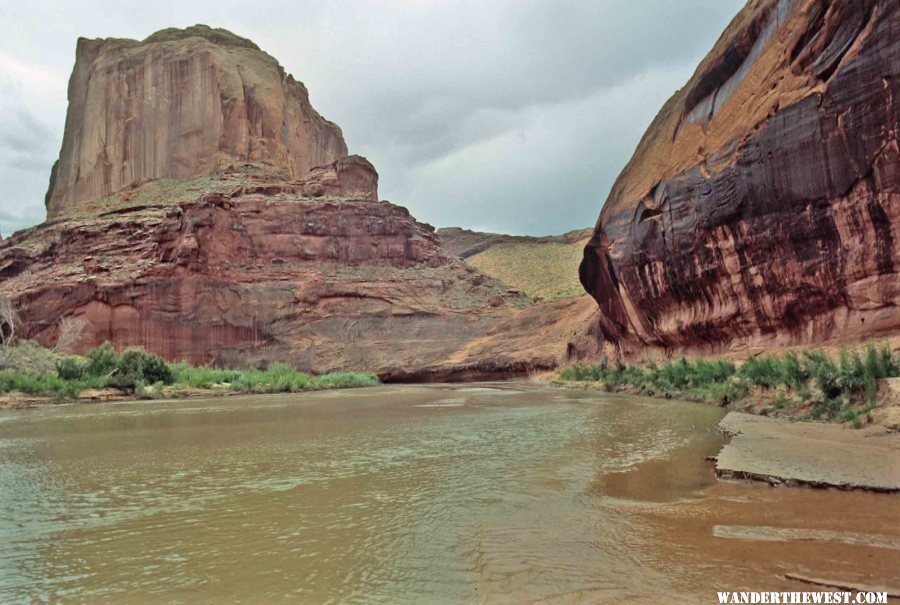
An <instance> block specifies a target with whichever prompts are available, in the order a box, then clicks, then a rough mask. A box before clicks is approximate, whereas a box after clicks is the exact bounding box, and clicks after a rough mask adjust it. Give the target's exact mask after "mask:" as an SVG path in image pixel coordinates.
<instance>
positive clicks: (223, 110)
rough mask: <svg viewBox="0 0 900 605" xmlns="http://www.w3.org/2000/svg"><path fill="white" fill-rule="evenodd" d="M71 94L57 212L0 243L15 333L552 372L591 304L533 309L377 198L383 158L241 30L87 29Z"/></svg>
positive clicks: (251, 355) (174, 348)
mask: <svg viewBox="0 0 900 605" xmlns="http://www.w3.org/2000/svg"><path fill="white" fill-rule="evenodd" d="M69 99H70V104H69V111H68V116H67V121H66V131H65V137H64V142H63V147H62V151H61V153H60V159H59V162H58V163H57V165H56V166H55V168H54V171H53V177H52V179H51V185H50V191H49V193H48V197H47V210H48V217H49V218H50V219H52V220H50V221H48V222H46V223H44V224H42V225H38V226H36V227H33V228H31V229H28V230H24V231H20V232H18V233H16V234H14V235H13V236H11V237H8V238H6V239H4V240H2V241H0V294H3V295H5V296H7V297H9V299H10V300H11V301H12V302H13V303H14V305H15V306H16V308H18V310H19V314H20V317H21V330H20V334H21V336H22V337H23V338H29V339H34V340H37V341H38V342H39V343H41V344H42V345H45V346H53V345H54V344H55V342H56V341H57V338H58V334H59V331H60V327H61V321H62V320H63V319H65V318H80V319H81V320H83V322H82V323H83V324H84V334H83V335H82V337H81V338H80V339H79V340H78V342H77V343H76V346H75V352H80V353H83V352H86V351H87V350H89V349H91V348H92V347H95V346H97V345H99V344H101V343H103V342H105V341H109V342H111V343H113V345H114V346H116V347H117V348H119V349H122V348H124V347H129V346H142V347H145V348H146V349H148V350H150V351H153V352H155V353H158V354H161V355H163V356H165V357H166V358H168V359H171V360H187V361H190V362H193V363H215V364H218V365H225V366H250V365H252V366H256V365H258V366H264V365H266V364H268V363H271V362H275V361H280V362H285V363H288V364H290V365H292V366H294V367H297V368H299V369H302V370H306V371H311V372H317V373H318V372H328V371H335V370H366V371H374V372H377V373H378V374H379V375H380V376H381V377H382V378H384V379H393V380H400V379H407V380H438V379H454V378H472V377H481V378H487V377H498V376H504V375H508V374H511V373H517V374H524V373H527V372H529V371H533V370H540V369H548V368H552V367H555V366H556V365H557V363H558V362H559V361H560V360H561V359H562V357H563V354H564V353H565V346H566V344H565V343H566V342H567V339H568V338H569V337H570V335H571V334H572V333H573V332H574V326H575V324H576V323H578V322H586V321H587V320H588V319H589V317H590V316H591V314H592V313H593V308H594V303H593V300H592V299H590V298H589V297H580V298H579V299H573V300H564V301H559V302H556V303H551V304H547V305H535V304H533V303H534V301H533V300H532V299H530V298H529V297H528V296H526V295H524V294H522V293H520V292H515V291H511V290H509V289H508V288H507V287H505V286H503V285H502V284H501V283H500V282H499V281H497V280H495V279H492V278H491V277H489V276H486V275H484V274H483V273H481V272H479V271H478V270H476V269H474V268H472V267H469V266H467V265H466V264H465V263H464V262H463V261H462V260H461V259H459V258H458V257H456V256H454V255H452V254H450V253H448V252H446V251H445V250H444V248H443V247H442V246H441V244H440V241H439V238H438V237H437V235H436V234H435V232H434V229H433V228H432V227H430V226H429V225H425V224H422V223H419V222H417V221H416V220H415V219H414V218H413V217H412V216H410V214H409V212H408V211H407V210H406V209H404V208H402V207H399V206H395V205H393V204H390V203H388V202H380V201H378V174H377V172H376V171H375V168H374V167H373V166H372V164H371V163H369V162H368V161H367V160H366V159H365V158H362V157H359V156H352V155H351V156H348V155H346V146H345V145H344V141H343V139H342V136H341V131H340V129H338V127H337V126H335V125H334V124H331V123H330V122H327V121H325V120H324V119H322V118H321V117H320V116H319V114H318V113H316V112H315V110H313V109H312V107H311V106H310V105H309V101H308V97H307V93H306V90H305V89H304V88H303V85H302V84H299V83H297V82H295V81H294V80H293V78H291V77H290V76H286V75H285V74H284V71H283V70H282V68H281V67H280V66H279V65H278V63H277V62H276V61H275V60H274V59H273V58H271V57H270V56H268V55H266V54H265V53H263V52H262V51H260V50H259V49H258V48H257V47H256V45H255V44H253V43H252V42H250V41H249V40H245V39H243V38H239V37H238V36H235V35H234V34H231V33H229V32H226V31H224V30H217V29H211V28H208V27H205V26H195V27H191V28H188V29H187V30H164V31H162V32H158V33H156V34H153V35H152V36H150V37H149V38H147V39H146V40H144V41H143V42H135V41H130V40H80V41H79V43H78V53H77V60H76V65H75V70H74V72H73V75H72V79H71V82H70V88H69Z"/></svg>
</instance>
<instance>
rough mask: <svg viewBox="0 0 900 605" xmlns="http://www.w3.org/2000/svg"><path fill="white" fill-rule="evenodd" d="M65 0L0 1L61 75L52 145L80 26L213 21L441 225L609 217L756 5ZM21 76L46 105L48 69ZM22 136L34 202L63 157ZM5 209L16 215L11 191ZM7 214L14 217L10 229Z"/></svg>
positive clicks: (37, 58)
mask: <svg viewBox="0 0 900 605" xmlns="http://www.w3.org/2000/svg"><path fill="white" fill-rule="evenodd" d="M60 4H61V3H58V2H51V1H50V0H38V1H37V2H32V3H27V4H26V3H20V5H19V6H15V7H11V8H5V9H0V24H2V25H3V27H4V30H5V31H9V32H10V34H9V35H7V36H5V38H4V40H2V41H0V53H2V54H3V55H6V56H9V57H12V58H13V59H15V60H17V61H20V62H21V63H22V64H24V65H33V66H37V67H36V68H35V71H36V72H38V73H42V74H45V75H46V74H53V76H52V77H50V79H49V80H47V79H45V80H43V81H42V86H40V87H38V90H40V91H42V92H40V93H39V94H40V95H42V96H43V97H48V96H52V95H59V96H58V97H57V98H55V99H48V98H42V99H41V105H40V106H39V107H38V106H35V107H34V111H33V113H32V114H30V115H32V116H33V117H34V120H35V123H34V124H43V125H44V126H46V128H47V129H48V130H47V132H45V133H44V134H43V135H42V138H44V139H45V140H49V141H50V142H51V144H50V148H52V149H53V150H58V148H59V144H60V141H59V137H60V136H61V129H62V122H63V119H64V116H63V115H57V114H63V113H64V111H65V109H64V108H65V96H64V95H65V92H64V91H65V79H66V77H67V76H66V75H65V74H68V71H69V70H71V63H72V61H73V57H74V45H75V39H76V37H77V36H79V35H83V36H87V37H105V36H120V37H134V38H143V37H145V36H147V35H149V34H150V33H152V32H153V31H155V30H157V29H160V28H162V27H168V26H173V25H175V26H186V25H191V24H193V23H197V22H201V23H208V24H210V25H214V26H219V27H226V28H228V29H231V30H232V31H235V32H236V33H238V34H240V35H244V36H247V37H249V38H251V39H253V40H254V41H255V42H257V44H259V45H260V47H261V48H263V49H264V50H265V51H267V52H269V53H270V54H272V55H273V56H275V57H276V58H278V60H279V61H280V62H281V63H282V64H283V65H284V66H285V68H286V69H287V70H288V71H289V72H292V73H293V74H294V75H295V77H297V78H298V79H299V80H302V81H304V82H305V83H306V85H307V87H308V88H309V90H310V96H311V98H312V102H313V105H314V106H315V107H316V108H317V109H318V110H319V111H320V112H321V113H322V114H323V115H324V116H325V117H327V118H329V119H331V120H334V121H335V122H337V123H338V124H340V125H341V127H342V128H343V130H344V134H345V136H346V138H347V141H348V144H349V146H350V149H351V151H352V152H355V153H361V154H363V155H366V156H367V157H369V159H370V160H372V161H373V163H374V164H375V165H376V167H377V168H378V171H379V173H380V175H381V194H382V196H383V197H385V198H387V199H390V200H391V201H393V202H396V203H399V204H402V205H405V206H407V207H408V208H409V209H410V210H411V211H412V212H413V214H414V215H415V216H417V217H418V218H420V219H422V220H426V221H428V222H431V223H432V224H435V225H438V226H449V225H462V226H466V227H472V228H486V229H492V230H497V231H506V232H514V233H532V234H547V233H558V232H562V231H567V230H570V229H575V228H580V227H585V226H590V225H592V224H593V223H594V221H595V220H596V217H597V214H598V213H599V210H600V206H601V205H602V203H603V200H604V199H605V197H606V194H607V192H608V190H609V187H610V185H611V184H612V181H613V180H614V179H615V177H616V175H617V174H618V172H619V170H621V168H622V166H624V164H625V162H626V161H627V160H628V157H629V156H630V154H631V152H632V151H633V149H634V147H635V145H636V144H637V141H638V139H639V138H640V136H641V134H642V133H643V131H644V129H645V128H646V126H647V125H648V124H649V122H650V120H651V119H652V118H653V116H654V115H655V113H656V111H657V110H658V109H659V107H660V106H661V105H662V103H663V102H664V101H665V100H666V99H667V98H668V97H669V96H670V95H671V94H672V93H673V92H674V91H675V89H676V88H677V87H678V86H680V85H682V84H683V83H684V81H685V80H686V79H687V78H688V77H689V76H690V74H691V73H692V71H693V69H694V68H695V66H696V64H697V62H698V61H699V60H700V59H701V58H702V56H703V55H704V54H705V53H706V52H707V51H708V50H709V48H710V47H711V46H712V44H713V43H714V42H715V40H716V38H717V37H718V36H719V34H720V33H721V31H722V30H723V29H724V27H725V25H726V24H727V23H728V21H729V20H730V19H731V18H732V17H733V15H734V14H736V13H737V11H738V9H739V8H740V6H741V5H742V1H741V0H694V1H692V2H690V3H688V2H669V1H667V0H638V1H636V2H628V3H626V2H623V1H621V0H618V1H613V0H592V1H588V2H585V1H552V2H551V1H549V0H544V1H540V2H538V1H531V2H529V1H512V0H492V1H491V2H470V1H452V2H451V1H432V2H429V1H425V0H393V1H390V0H388V1H383V2H365V1H363V0H354V1H351V0H345V1H338V2H294V1H288V0H279V1H275V2H269V3H266V4H265V6H264V8H261V5H259V4H258V3H249V2H235V1H230V0H215V1H213V0H201V1H199V2H192V3H190V4H188V3H178V2H175V1H168V2H167V1H161V2H154V3H143V2H137V1H136V0H125V1H122V2H113V1H111V0H107V1H102V2H96V1H94V2H85V3H79V2H70V3H66V4H65V5H64V6H59V5H60ZM19 72H22V73H21V74H20V77H18V79H16V82H17V84H18V85H19V86H20V87H21V90H22V91H23V94H24V95H25V97H26V98H28V99H33V98H34V97H35V96H36V93H34V92H32V90H33V89H32V86H33V83H32V81H31V80H32V78H29V77H28V72H27V71H24V72H23V71H22V70H19ZM53 77H55V78H57V80H58V81H59V82H58V85H57V86H56V88H55V90H56V91H57V92H53V89H54V85H53V84H52V79H53ZM0 99H2V97H0ZM51 112H52V115H51ZM26 115H27V114H26ZM13 121H18V122H20V123H23V124H24V123H25V118H23V117H22V116H19V117H15V115H14V114H10V113H9V112H8V111H3V112H2V114H0V132H6V131H8V132H10V133H13V134H11V135H10V137H6V136H2V137H0V146H5V145H7V142H8V141H13V140H15V141H19V142H22V141H20V135H21V134H22V133H23V132H27V131H28V129H29V128H33V127H34V124H32V126H29V127H24V128H16V127H12V126H11V125H10V123H11V122H13ZM48 133H49V134H48ZM54 136H55V138H54ZM17 146H18V145H17ZM20 147H21V149H22V153H21V154H20V155H19V156H18V159H16V158H15V157H10V156H9V155H8V152H7V151H6V147H3V149H4V151H2V154H0V175H2V176H3V177H4V179H5V178H7V177H11V178H14V179H16V180H17V182H20V183H22V184H23V186H22V187H21V189H22V191H23V192H33V191H37V190H41V191H40V196H39V197H37V198H36V199H35V200H33V201H32V202H28V204H29V207H32V206H34V204H35V203H37V204H40V203H41V202H42V199H43V198H42V196H43V188H45V187H46V183H47V174H46V173H45V174H43V175H40V174H39V168H40V166H41V165H42V162H43V163H45V164H46V162H47V161H48V160H47V159H46V151H45V150H44V149H43V147H42V146H41V145H36V146H34V147H30V146H29V145H28V143H27V142H25V144H24V145H21V146H20ZM29 150H31V151H29ZM14 155H15V154H14ZM50 155H54V154H50ZM49 161H50V162H52V158H50V160H49ZM17 167H18V168H17ZM46 169H47V170H49V164H46ZM12 170H18V171H19V172H17V173H15V174H11V173H10V172H9V171H12ZM26 181H27V182H28V183H29V184H26ZM32 181H33V183H32ZM38 182H39V183H40V187H37V185H36V183H38ZM23 195H24V193H23ZM29 195H31V193H29ZM18 203H24V201H21V202H18ZM0 210H2V211H5V212H7V213H9V212H11V210H10V208H9V206H8V205H7V202H6V201H2V202H0ZM29 216H34V214H33V213H30V214H29ZM8 220H9V219H6V218H4V216H3V215H2V214H0V229H3V230H4V232H6V231H7V230H8V226H7V222H8ZM23 220H25V219H23Z"/></svg>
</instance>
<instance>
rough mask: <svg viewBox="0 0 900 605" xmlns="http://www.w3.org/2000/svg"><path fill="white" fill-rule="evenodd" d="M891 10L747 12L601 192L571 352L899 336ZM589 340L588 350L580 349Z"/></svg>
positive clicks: (898, 81)
mask: <svg viewBox="0 0 900 605" xmlns="http://www.w3.org/2000/svg"><path fill="white" fill-rule="evenodd" d="M898 99H900V3H898V2H896V1H895V0H833V1H825V0H751V2H749V3H748V4H747V6H746V7H745V8H744V9H743V10H742V11H741V12H740V13H739V14H738V15H737V17H735V19H734V20H733V21H732V23H731V24H730V25H729V27H728V28H727V29H726V31H725V32H724V34H723V35H722V36H721V38H720V39H719V41H718V42H717V43H716V45H715V47H714V48H713V50H712V51H711V52H710V54H709V55H708V56H707V57H706V58H705V59H704V60H703V62H702V63H701V64H700V66H699V67H698V69H697V71H696V72H695V74H694V76H693V77H692V78H691V79H690V81H689V82H688V83H687V85H686V86H685V87H684V88H682V89H681V90H680V91H678V92H677V93H676V94H675V95H674V96H673V97H672V98H671V99H670V100H669V101H668V102H667V103H666V104H665V105H664V107H663V108H662V110H661V111H660V113H659V115H658V116H657V117H656V119H655V120H654V121H653V123H652V124H651V125H650V127H649V129H648V130H647V132H646V134H645V135H644V137H643V139H642V140H641V142H640V144H639V145H638V147H637V150H636V151H635V153H634V156H633V157H632V158H631V160H630V162H629V163H628V165H627V166H626V167H625V169H624V171H623V172H622V174H621V175H620V176H619V178H618V180H617V181H616V183H615V184H614V186H613V188H612V190H611V192H610V194H609V197H608V199H607V200H606V203H605V205H604V207H603V210H602V212H601V214H600V218H599V220H598V222H597V226H596V228H595V230H594V234H593V236H592V238H591V240H590V242H589V244H588V245H587V246H586V248H585V251H584V259H583V261H582V263H581V266H580V278H581V282H582V284H583V285H584V287H585V289H586V290H587V291H588V292H589V293H590V294H591V295H592V296H593V297H594V298H595V299H596V301H597V303H598V304H599V307H600V308H599V312H598V314H597V316H596V317H595V319H594V325H593V327H592V329H591V332H592V338H590V339H586V340H585V341H583V342H581V343H580V345H579V347H580V350H579V351H577V352H576V353H580V354H583V355H587V354H589V353H591V352H592V351H590V349H592V348H593V349H594V351H593V352H594V353H596V352H597V351H599V350H603V351H605V352H606V353H608V354H616V355H620V354H621V355H625V356H633V355H637V354H643V353H644V352H646V351H648V350H649V349H655V350H658V351H662V352H666V353H673V352H676V351H678V352H713V351H716V352H722V351H747V350H750V351H753V350H757V349H759V348H762V347H768V346H780V345H793V344H801V343H815V344H818V343H831V342H841V341H849V340H854V339H860V338H865V337H872V336H878V335H884V334H888V333H895V332H896V331H897V330H898V329H900V310H898V303H900V274H898V265H900V151H898V140H897V131H898V125H900V101H898ZM585 343H588V344H585Z"/></svg>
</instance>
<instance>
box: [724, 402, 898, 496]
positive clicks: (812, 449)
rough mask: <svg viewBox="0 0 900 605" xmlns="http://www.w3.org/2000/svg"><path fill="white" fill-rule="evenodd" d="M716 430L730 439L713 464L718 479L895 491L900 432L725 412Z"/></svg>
mask: <svg viewBox="0 0 900 605" xmlns="http://www.w3.org/2000/svg"><path fill="white" fill-rule="evenodd" d="M719 428H720V429H721V430H722V431H723V432H725V433H727V434H729V435H731V440H730V442H729V443H728V444H726V445H725V446H724V447H723V448H722V450H721V452H719V455H718V457H717V460H716V476H717V477H719V478H720V479H751V480H756V481H764V482H766V483H770V484H772V485H799V486H808V487H826V488H837V489H845V490H849V489H862V490H869V491H876V492H886V493H895V492H900V434H897V433H893V432H889V431H886V430H884V429H882V428H881V427H879V426H871V427H867V428H864V429H858V430H855V429H852V428H848V427H847V426H846V425H836V424H825V423H819V422H791V421H789V420H784V419H780V418H768V417H765V416H755V415H753V414H744V413H741V412H730V413H729V414H728V415H727V416H725V418H723V419H722V421H721V422H720V423H719Z"/></svg>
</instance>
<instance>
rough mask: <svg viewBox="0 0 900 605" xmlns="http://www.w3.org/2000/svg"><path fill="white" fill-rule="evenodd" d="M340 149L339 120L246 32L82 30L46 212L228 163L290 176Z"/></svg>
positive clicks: (303, 172) (58, 211)
mask: <svg viewBox="0 0 900 605" xmlns="http://www.w3.org/2000/svg"><path fill="white" fill-rule="evenodd" d="M345 155H347V146H346V144H345V143H344V138H343V135H342V134H341V130H340V128H338V126H337V125H335V124H333V123H331V122H329V121H328V120H326V119H324V118H323V117H322V116H320V115H319V114H318V113H317V112H316V111H315V109H313V108H312V106H311V105H310V103H309V96H308V94H307V91H306V88H305V87H304V86H303V84H302V83H300V82H297V81H296V80H294V78H293V77H292V76H291V75H289V74H286V73H285V71H284V69H283V68H282V67H281V66H280V65H279V64H278V62H277V61H276V60H275V59H274V58H273V57H271V56H269V55H267V54H266V53H264V52H263V51H261V50H260V49H259V48H258V47H257V46H256V45H255V44H254V43H253V42H251V41H250V40H246V39H244V38H240V37H238V36H236V35H234V34H232V33H230V32H227V31H225V30H220V29H212V28H209V27H206V26H203V25H197V26H194V27H190V28H187V29H184V30H180V29H167V30H163V31H160V32H157V33H155V34H153V35H152V36H150V37H149V38H147V39H146V40H144V41H142V42H138V41H136V40H123V39H116V38H110V39H106V40H87V39H84V38H81V39H79V40H78V48H77V53H76V60H75V68H74V70H73V71H72V76H71V78H70V80H69V109H68V114H67V116H66V128H65V133H64V136H63V145H62V150H61V151H60V156H59V160H58V161H57V163H56V164H55V166H54V168H53V173H52V175H51V178H50V188H49V190H48V191H47V197H46V204H47V216H48V218H51V219H52V218H57V217H59V216H61V215H63V214H66V213H67V212H70V211H72V210H81V209H83V208H84V206H85V204H87V203H88V202H91V201H93V200H96V199H98V198H102V197H104V196H107V195H109V194H111V193H114V192H116V191H118V190H120V189H122V188H123V187H126V186H129V185H133V184H135V183H140V182H143V181H147V180H151V179H159V178H170V179H187V178H192V177H196V176H200V175H203V174H209V173H211V172H215V171H217V170H219V169H222V168H225V167H227V166H229V165H231V164H233V163H234V162H238V161H252V162H266V163H268V164H270V165H274V166H277V167H280V168H282V169H283V170H284V172H285V173H286V174H287V175H288V176H290V177H298V178H299V177H304V176H306V174H307V173H308V172H309V170H310V169H311V168H313V167H315V166H319V165H323V164H330V163H332V162H334V161H336V160H338V159H339V158H341V157H343V156H345Z"/></svg>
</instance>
